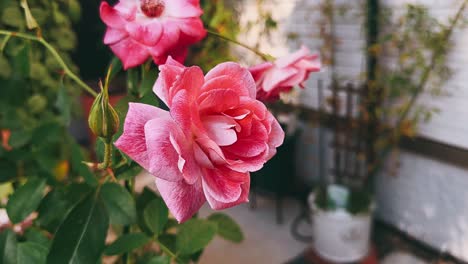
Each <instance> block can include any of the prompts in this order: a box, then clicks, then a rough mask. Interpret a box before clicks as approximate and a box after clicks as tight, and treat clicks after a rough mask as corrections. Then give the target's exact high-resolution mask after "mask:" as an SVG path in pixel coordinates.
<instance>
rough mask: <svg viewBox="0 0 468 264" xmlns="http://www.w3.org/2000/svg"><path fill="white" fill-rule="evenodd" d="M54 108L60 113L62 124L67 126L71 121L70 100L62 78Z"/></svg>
mask: <svg viewBox="0 0 468 264" xmlns="http://www.w3.org/2000/svg"><path fill="white" fill-rule="evenodd" d="M55 107H57V109H58V110H59V111H60V115H61V117H62V120H63V123H64V124H66V125H68V124H70V120H71V100H70V95H69V94H68V91H67V88H66V87H65V85H64V83H63V78H61V79H60V87H59V89H58V93H57V101H55Z"/></svg>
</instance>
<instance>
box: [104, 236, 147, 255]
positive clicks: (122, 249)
mask: <svg viewBox="0 0 468 264" xmlns="http://www.w3.org/2000/svg"><path fill="white" fill-rule="evenodd" d="M149 241H150V238H149V237H148V236H146V235H145V234H143V233H134V234H126V235H123V236H121V237H119V238H118V239H117V240H116V241H115V242H114V243H112V244H110V245H109V246H108V247H107V248H106V249H105V250H104V254H106V255H108V256H112V255H120V254H123V253H126V252H131V251H132V250H134V249H137V248H140V247H142V246H144V245H145V244H146V243H148V242H149Z"/></svg>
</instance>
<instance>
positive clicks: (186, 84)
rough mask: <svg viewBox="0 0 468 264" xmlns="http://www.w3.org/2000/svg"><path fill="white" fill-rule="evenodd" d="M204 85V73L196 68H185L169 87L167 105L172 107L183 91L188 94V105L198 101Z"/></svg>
mask: <svg viewBox="0 0 468 264" xmlns="http://www.w3.org/2000/svg"><path fill="white" fill-rule="evenodd" d="M202 85H203V71H202V70H201V69H200V68H199V67H196V66H192V67H189V68H185V69H184V70H183V71H182V73H181V74H180V76H178V77H177V78H176V80H175V81H174V83H173V84H172V86H170V87H169V91H168V97H167V103H168V106H169V107H171V106H172V100H173V97H174V96H175V95H176V94H177V93H178V92H179V91H181V90H185V91H186V93H187V100H188V101H187V102H186V103H187V104H190V103H191V102H194V101H195V100H196V99H197V96H198V93H199V91H200V87H201V86H202Z"/></svg>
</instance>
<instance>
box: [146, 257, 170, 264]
mask: <svg viewBox="0 0 468 264" xmlns="http://www.w3.org/2000/svg"><path fill="white" fill-rule="evenodd" d="M170 263H171V258H170V257H169V256H156V257H152V258H151V259H149V260H148V261H147V262H145V264H170Z"/></svg>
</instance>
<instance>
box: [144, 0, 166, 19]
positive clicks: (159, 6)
mask: <svg viewBox="0 0 468 264" xmlns="http://www.w3.org/2000/svg"><path fill="white" fill-rule="evenodd" d="M140 7H141V11H143V13H144V14H145V15H146V16H147V17H159V16H161V14H162V13H163V11H164V7H165V5H164V1H163V0H141V1H140Z"/></svg>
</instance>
